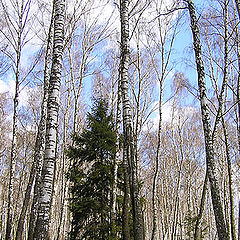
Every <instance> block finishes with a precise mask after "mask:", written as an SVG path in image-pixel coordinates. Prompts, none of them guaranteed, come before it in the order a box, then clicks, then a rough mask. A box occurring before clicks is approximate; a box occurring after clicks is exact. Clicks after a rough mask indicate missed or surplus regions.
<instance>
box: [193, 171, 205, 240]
mask: <svg viewBox="0 0 240 240" xmlns="http://www.w3.org/2000/svg"><path fill="white" fill-rule="evenodd" d="M207 183H208V176H207V172H206V174H205V180H204V184H203V190H202V198H201V202H200V207H199V213H198V215H197V220H196V224H195V229H194V240H201V231H200V224H201V219H202V215H203V211H204V205H205V201H206V197H207Z"/></svg>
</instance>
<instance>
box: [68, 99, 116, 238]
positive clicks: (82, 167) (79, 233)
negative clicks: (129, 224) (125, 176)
mask: <svg viewBox="0 0 240 240" xmlns="http://www.w3.org/2000/svg"><path fill="white" fill-rule="evenodd" d="M73 142H74V144H73V146H70V147H69V148H68V151H67V154H68V157H69V158H70V159H71V162H72V165H71V167H70V170H69V173H68V177H69V179H70V181H71V189H70V191H71V194H72V197H71V199H70V210H71V212H72V217H73V219H72V230H71V233H70V239H71V240H73V239H74V240H75V239H86V240H87V239H95V240H97V239H102V240H103V239H104V240H105V239H115V238H114V236H113V234H112V231H113V229H114V228H115V229H116V226H112V225H113V224H114V223H113V222H112V221H111V205H112V202H111V190H112V186H113V181H114V175H113V170H114V162H115V161H114V156H115V151H116V133H115V131H114V126H113V120H112V116H111V115H109V114H108V105H107V102H106V101H105V100H104V99H102V98H98V99H95V100H94V104H93V107H92V109H91V112H90V113H88V115H87V127H86V129H84V130H83V131H82V133H81V134H74V136H73ZM115 236H116V235H115Z"/></svg>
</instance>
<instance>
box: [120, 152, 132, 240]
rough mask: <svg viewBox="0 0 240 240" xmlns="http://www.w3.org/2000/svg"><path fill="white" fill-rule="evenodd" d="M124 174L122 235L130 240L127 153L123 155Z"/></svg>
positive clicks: (124, 239) (126, 239)
mask: <svg viewBox="0 0 240 240" xmlns="http://www.w3.org/2000/svg"><path fill="white" fill-rule="evenodd" d="M123 171H124V172H123V174H124V199H123V213H122V215H123V217H122V221H123V222H122V228H123V229H122V234H123V240H130V239H131V237H130V227H129V224H130V222H129V200H130V199H129V194H130V189H129V174H128V162H127V157H126V153H125V152H124V153H123Z"/></svg>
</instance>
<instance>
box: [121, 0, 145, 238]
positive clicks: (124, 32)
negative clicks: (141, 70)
mask: <svg viewBox="0 0 240 240" xmlns="http://www.w3.org/2000/svg"><path fill="white" fill-rule="evenodd" d="M128 5H129V1H128V0H121V1H120V18H121V64H120V74H121V90H122V104H123V131H124V141H125V144H124V148H125V153H126V158H127V161H128V169H129V173H130V174H129V175H130V194H131V203H132V211H133V228H134V239H135V240H143V239H144V238H145V237H144V225H143V216H142V209H141V203H140V194H139V184H138V170H137V159H136V146H134V138H133V129H132V123H131V121H132V118H131V109H130V100H129V95H128V68H129V54H130V53H129V15H128Z"/></svg>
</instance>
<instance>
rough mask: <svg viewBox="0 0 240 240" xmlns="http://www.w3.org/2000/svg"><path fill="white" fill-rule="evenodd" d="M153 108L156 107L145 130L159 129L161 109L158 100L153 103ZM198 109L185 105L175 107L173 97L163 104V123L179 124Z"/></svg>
mask: <svg viewBox="0 0 240 240" xmlns="http://www.w3.org/2000/svg"><path fill="white" fill-rule="evenodd" d="M153 109H156V110H155V111H154V112H153V113H152V114H151V116H150V119H149V121H148V122H147V123H146V124H145V126H144V128H143V130H144V131H146V130H149V129H151V130H157V129H158V125H159V118H160V117H159V109H158V101H156V102H154V103H153ZM197 111H198V110H197V108H196V107H192V106H184V107H182V108H178V109H176V108H174V100H173V99H171V100H169V101H167V102H166V103H164V104H163V105H162V124H166V123H171V121H173V124H174V125H175V126H177V124H181V122H183V121H185V119H186V118H187V117H190V116H192V115H193V114H194V113H196V112H197Z"/></svg>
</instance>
